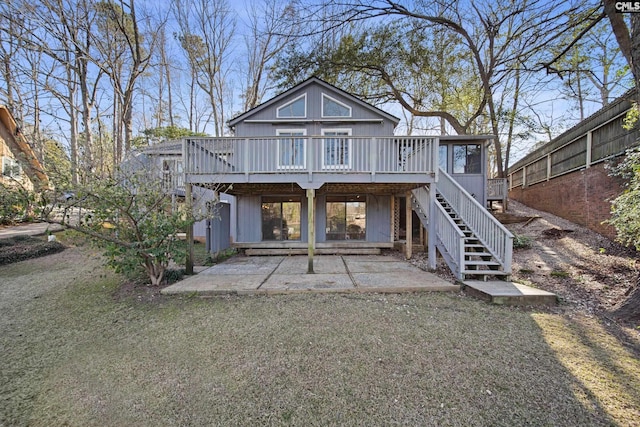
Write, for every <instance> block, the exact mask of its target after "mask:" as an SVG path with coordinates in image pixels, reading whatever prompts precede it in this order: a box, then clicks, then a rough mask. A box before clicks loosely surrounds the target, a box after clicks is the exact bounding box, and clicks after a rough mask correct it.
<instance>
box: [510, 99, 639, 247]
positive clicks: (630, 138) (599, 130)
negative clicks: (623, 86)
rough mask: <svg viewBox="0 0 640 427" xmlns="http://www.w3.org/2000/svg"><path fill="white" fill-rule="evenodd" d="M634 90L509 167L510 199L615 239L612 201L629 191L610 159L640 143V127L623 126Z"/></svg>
mask: <svg viewBox="0 0 640 427" xmlns="http://www.w3.org/2000/svg"><path fill="white" fill-rule="evenodd" d="M634 96H635V95H634V92H633V91H629V92H627V93H626V94H625V95H624V96H622V97H620V98H618V99H616V100H615V101H613V102H611V103H610V104H609V105H607V106H606V107H604V108H602V109H600V110H599V111H597V112H595V113H594V114H592V115H591V116H589V117H587V118H586V119H585V120H583V121H582V122H580V123H578V124H577V125H575V126H574V127H572V128H571V129H569V130H567V131H566V132H564V133H563V134H562V135H560V136H558V137H557V138H554V139H553V140H551V141H549V142H548V143H547V144H545V145H543V146H542V147H540V148H538V149H537V150H535V151H533V152H531V153H529V154H528V155H527V156H525V157H524V158H523V159H521V160H520V161H518V162H517V163H516V164H514V165H513V166H510V167H509V172H508V176H509V197H510V198H512V199H514V200H517V201H519V202H522V203H524V204H526V205H528V206H531V207H533V208H536V209H540V210H543V211H546V212H550V213H553V214H555V215H558V216H560V217H562V218H565V219H568V220H569V221H572V222H575V223H577V224H580V225H583V226H585V227H587V228H590V229H592V230H594V231H596V232H598V233H600V234H602V235H605V236H607V237H609V238H610V239H615V237H616V232H615V229H614V228H613V227H612V226H610V225H608V224H607V223H605V222H604V221H606V220H608V219H609V218H610V217H611V215H610V214H611V201H612V200H613V199H614V198H616V197H617V196H618V195H620V194H621V193H622V191H623V187H622V181H621V180H620V179H619V178H614V177H611V176H609V174H608V171H607V168H606V165H607V160H611V159H614V158H615V157H617V156H620V155H624V152H625V150H627V149H628V148H630V147H633V146H637V145H640V128H639V125H638V124H637V123H636V126H635V127H634V128H633V129H630V130H627V129H624V128H623V121H624V118H625V116H626V114H627V112H628V111H629V109H630V108H631V106H632V103H631V100H632V99H634Z"/></svg>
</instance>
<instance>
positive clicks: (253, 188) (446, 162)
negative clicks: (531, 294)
mask: <svg viewBox="0 0 640 427" xmlns="http://www.w3.org/2000/svg"><path fill="white" fill-rule="evenodd" d="M398 122H399V119H398V118H397V117H394V116H393V115H391V114H389V113H387V112H385V111H383V110H381V109H378V108H376V107H374V106H372V105H370V104H368V103H366V102H364V101H362V100H360V99H358V98H356V97H354V96H352V95H350V94H349V93H346V92H344V91H342V90H340V89H338V88H336V87H334V86H332V85H330V84H328V83H326V82H324V81H322V80H320V79H318V78H315V77H313V78H310V79H308V80H306V81H304V82H302V83H300V84H299V85H297V86H295V87H293V88H291V89H289V90H287V91H285V92H284V93H281V94H280V95H277V96H275V97H274V98H272V99H270V100H269V101H267V102H265V103H263V104H261V105H259V106H257V107H255V108H253V109H251V110H249V111H247V112H245V113H243V114H240V115H239V116H237V117H235V118H234V119H232V120H231V121H230V122H229V125H230V127H231V128H232V129H233V131H234V136H233V137H226V138H185V139H184V140H183V144H184V146H183V153H184V154H183V155H184V159H183V169H184V177H185V178H184V179H185V182H187V183H191V184H193V185H195V186H200V187H203V188H213V187H214V186H217V185H219V184H225V185H229V186H231V188H230V189H229V190H228V191H227V192H228V193H229V194H231V195H234V196H235V197H236V201H237V203H236V205H237V211H236V214H235V219H236V224H235V226H234V227H232V228H234V230H233V232H234V234H235V236H236V238H235V239H234V241H235V243H234V244H233V246H235V247H236V248H240V249H243V250H245V251H246V252H247V253H248V254H271V253H288V254H289V253H300V252H302V253H305V252H306V253H309V255H310V260H312V255H313V254H314V253H372V252H373V251H375V252H378V251H380V249H384V248H392V247H394V246H395V245H398V244H401V245H402V246H403V247H404V250H405V253H406V256H407V257H411V252H412V247H413V241H414V240H415V239H416V238H419V237H423V238H424V240H425V241H426V243H427V246H428V249H429V263H430V265H431V267H434V268H435V260H436V257H435V253H436V250H435V248H436V247H437V248H438V250H439V252H440V253H441V254H442V255H443V256H444V258H445V260H446V261H447V263H448V264H449V266H450V267H451V269H452V270H453V271H454V273H455V274H456V276H457V277H458V278H464V277H469V276H486V275H500V274H502V275H508V274H509V273H510V269H511V244H512V236H511V235H510V234H509V233H508V231H506V229H504V227H502V225H501V224H500V223H499V222H497V221H496V220H495V218H493V216H491V215H490V214H489V213H488V212H487V211H486V209H485V208H484V206H486V201H487V200H486V188H487V186H486V181H487V179H486V170H485V167H486V166H485V165H486V164H487V162H486V146H487V142H488V138H487V137H473V136H456V137H437V136H394V134H393V132H394V128H395V126H396V125H397V124H398ZM439 165H440V166H441V167H442V169H440V168H439ZM447 172H449V173H450V174H451V175H449V173H447ZM452 177H453V178H452ZM458 181H459V182H461V183H462V185H463V186H464V187H466V188H468V189H469V191H468V192H467V191H464V190H463V188H462V187H461V186H460V185H459V184H458ZM470 194H473V195H474V196H471V195H470ZM474 197H475V198H474ZM423 227H424V228H423Z"/></svg>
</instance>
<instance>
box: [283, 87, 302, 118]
mask: <svg viewBox="0 0 640 427" xmlns="http://www.w3.org/2000/svg"><path fill="white" fill-rule="evenodd" d="M277 116H278V118H279V119H285V118H304V117H307V94H306V93H305V94H303V95H300V96H299V97H297V98H296V99H294V100H292V101H289V102H287V103H286V104H284V105H283V106H282V107H278V110H277Z"/></svg>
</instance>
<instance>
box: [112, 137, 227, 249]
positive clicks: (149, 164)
mask: <svg viewBox="0 0 640 427" xmlns="http://www.w3.org/2000/svg"><path fill="white" fill-rule="evenodd" d="M121 167H122V168H124V169H127V168H132V169H144V170H145V171H147V172H148V173H149V174H150V177H154V178H155V179H158V180H161V181H162V186H163V189H164V190H166V191H167V192H168V193H170V194H171V197H172V198H173V201H174V203H176V204H178V203H182V202H184V198H185V186H184V172H183V168H182V141H167V142H161V143H157V144H154V145H152V146H149V147H144V148H140V149H138V150H135V151H132V152H131V153H130V155H129V156H128V157H127V159H126V160H125V162H123V164H122V166H121ZM192 196H193V198H194V207H195V208H196V209H201V208H202V209H206V208H207V202H210V201H212V200H214V199H215V194H214V192H213V191H212V190H209V189H205V188H202V187H193V192H192ZM219 199H220V201H222V202H224V203H229V204H230V205H231V212H233V213H235V201H234V197H233V196H230V195H228V194H224V193H222V194H220V195H219ZM231 212H230V213H231ZM231 221H232V226H233V227H232V228H231V229H232V230H233V229H234V228H235V216H232V217H231ZM209 227H210V226H209ZM207 231H208V223H207V221H206V220H204V221H198V222H196V223H195V224H194V233H193V236H194V239H196V240H198V241H202V242H204V241H206V236H207ZM230 237H231V241H233V240H234V239H235V235H234V234H231V236H230Z"/></svg>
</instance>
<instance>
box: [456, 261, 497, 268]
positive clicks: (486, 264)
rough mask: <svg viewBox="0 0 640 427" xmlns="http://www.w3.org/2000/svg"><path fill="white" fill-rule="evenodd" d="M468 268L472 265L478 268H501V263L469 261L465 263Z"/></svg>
mask: <svg viewBox="0 0 640 427" xmlns="http://www.w3.org/2000/svg"><path fill="white" fill-rule="evenodd" d="M464 264H465V265H466V266H471V265H475V266H477V267H479V266H484V267H492V266H493V267H499V266H500V263H499V262H496V261H484V260H467V261H465V263H464Z"/></svg>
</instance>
